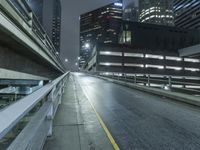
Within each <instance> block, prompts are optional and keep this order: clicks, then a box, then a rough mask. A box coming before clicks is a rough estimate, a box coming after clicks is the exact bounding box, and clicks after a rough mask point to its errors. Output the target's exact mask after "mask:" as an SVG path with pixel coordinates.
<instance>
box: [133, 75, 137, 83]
mask: <svg viewBox="0 0 200 150" xmlns="http://www.w3.org/2000/svg"><path fill="white" fill-rule="evenodd" d="M134 83H135V84H136V83H137V76H136V74H135V76H134Z"/></svg>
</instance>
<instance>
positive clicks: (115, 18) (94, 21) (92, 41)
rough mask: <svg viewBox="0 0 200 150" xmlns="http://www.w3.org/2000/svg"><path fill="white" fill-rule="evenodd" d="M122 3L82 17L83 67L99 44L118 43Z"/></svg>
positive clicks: (107, 6) (81, 61)
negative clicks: (95, 46)
mask: <svg viewBox="0 0 200 150" xmlns="http://www.w3.org/2000/svg"><path fill="white" fill-rule="evenodd" d="M121 21H122V2H116V3H112V4H109V5H106V6H104V7H101V8H99V9H96V10H94V11H91V12H88V13H85V14H83V15H81V16H80V60H79V66H80V67H81V66H83V65H84V64H85V63H86V61H87V60H88V58H89V57H90V55H91V53H92V49H93V47H94V45H96V43H97V42H101V43H118V34H119V31H120V27H121Z"/></svg>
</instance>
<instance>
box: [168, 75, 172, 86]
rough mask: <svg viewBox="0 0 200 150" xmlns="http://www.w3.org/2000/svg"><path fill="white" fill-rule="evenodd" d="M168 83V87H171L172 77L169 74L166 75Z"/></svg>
mask: <svg viewBox="0 0 200 150" xmlns="http://www.w3.org/2000/svg"><path fill="white" fill-rule="evenodd" d="M168 84H169V87H170V88H171V87H172V77H171V76H168Z"/></svg>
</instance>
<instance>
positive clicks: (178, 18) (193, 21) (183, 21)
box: [173, 0, 200, 29]
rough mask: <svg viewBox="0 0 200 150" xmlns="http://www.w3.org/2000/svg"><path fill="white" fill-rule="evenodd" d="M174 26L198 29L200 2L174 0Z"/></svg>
mask: <svg viewBox="0 0 200 150" xmlns="http://www.w3.org/2000/svg"><path fill="white" fill-rule="evenodd" d="M173 5H174V13H175V26H177V27H181V28H186V29H200V11H199V10H200V0H174V3H173Z"/></svg>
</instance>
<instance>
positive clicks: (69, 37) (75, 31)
mask: <svg viewBox="0 0 200 150" xmlns="http://www.w3.org/2000/svg"><path fill="white" fill-rule="evenodd" d="M115 1H116V0H61V3H62V30H61V54H60V56H61V59H62V60H63V61H64V59H65V58H67V59H68V60H69V62H68V63H65V64H67V65H66V66H67V69H71V70H73V69H74V68H76V67H75V63H76V61H77V57H78V55H79V16H80V14H83V13H85V12H88V11H91V10H94V9H96V8H99V7H101V6H105V5H106V4H109V3H112V2H115ZM130 1H136V0H125V1H124V3H128V2H130Z"/></svg>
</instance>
